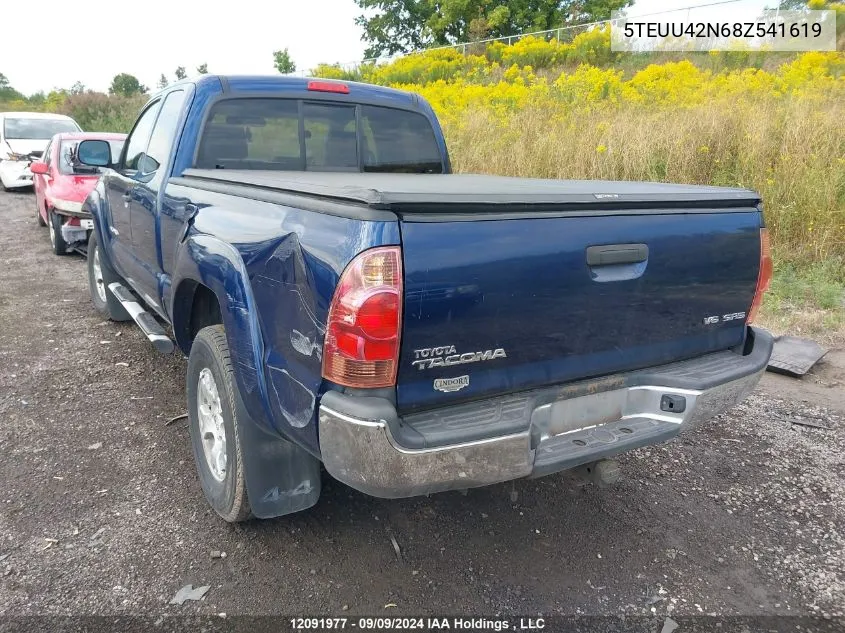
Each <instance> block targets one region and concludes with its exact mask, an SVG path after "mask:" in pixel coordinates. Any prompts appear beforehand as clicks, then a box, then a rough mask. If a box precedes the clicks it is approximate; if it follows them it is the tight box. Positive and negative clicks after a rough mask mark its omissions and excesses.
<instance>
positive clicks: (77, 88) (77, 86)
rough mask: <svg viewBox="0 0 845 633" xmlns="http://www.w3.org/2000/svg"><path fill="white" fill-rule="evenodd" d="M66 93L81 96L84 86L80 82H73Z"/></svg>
mask: <svg viewBox="0 0 845 633" xmlns="http://www.w3.org/2000/svg"><path fill="white" fill-rule="evenodd" d="M68 92H69V93H70V94H72V95H81V94H84V93H85V84H84V83H82V82H81V81H77V82H75V83H74V84H73V85H72V86H71V87H70V90H68Z"/></svg>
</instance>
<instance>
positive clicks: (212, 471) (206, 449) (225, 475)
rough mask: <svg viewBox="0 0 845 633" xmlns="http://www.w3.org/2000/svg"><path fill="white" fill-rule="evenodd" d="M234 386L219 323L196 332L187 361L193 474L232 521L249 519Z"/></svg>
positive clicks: (217, 509)
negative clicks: (194, 465)
mask: <svg viewBox="0 0 845 633" xmlns="http://www.w3.org/2000/svg"><path fill="white" fill-rule="evenodd" d="M236 389H237V384H236V382H235V377H234V373H233V371H232V360H231V358H230V357H229V345H228V343H227V342H226V333H225V331H224V330H223V326H222V325H212V326H209V327H205V328H203V329H202V330H200V331H199V334H197V337H196V338H195V339H194V342H193V344H192V346H191V354H190V357H189V359H188V378H187V392H188V394H187V395H188V417H189V420H190V431H191V444H192V446H193V450H194V461H195V462H196V467H197V474H198V475H199V480H200V485H201V486H202V490H203V492H204V493H205V498H206V499H207V500H208V503H209V504H210V505H211V507H212V508H214V511H215V512H217V514H219V515H220V516H221V517H222V518H223V519H224V520H226V521H228V522H230V523H236V522H239V521H245V520H247V519H249V518H251V517H252V511H251V509H250V504H249V497H248V495H247V491H246V477H245V475H244V466H243V456H242V455H241V441H240V430H239V429H240V424H241V422H240V420H239V419H238V414H237V407H236V406H235V396H236V391H235V390H236Z"/></svg>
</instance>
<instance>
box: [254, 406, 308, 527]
mask: <svg viewBox="0 0 845 633" xmlns="http://www.w3.org/2000/svg"><path fill="white" fill-rule="evenodd" d="M237 406H238V420H239V421H241V424H239V425H238V427H239V430H240V439H241V456H242V458H243V461H244V475H245V476H246V490H247V493H248V494H249V503H250V506H251V507H252V513H253V514H254V515H255V516H256V517H257V518H259V519H272V518H273V517H279V516H283V515H285V514H292V513H294V512H299V511H301V510H305V509H307V508H310V507H311V506H313V505H314V504H315V503H317V500H318V499H319V498H320V461H319V460H318V459H317V458H316V457H314V456H313V455H311V454H310V453H308V452H307V451H306V450H305V449H303V448H300V447H299V446H297V445H296V444H294V443H292V442H289V441H287V440H284V439H282V438H280V437H277V436H275V435H271V434H270V433H268V432H267V431H265V430H263V429H262V428H261V427H260V426H258V424H256V423H255V421H254V420H253V419H252V417H251V416H250V415H249V413H247V410H246V407H245V406H244V404H243V401H242V400H241V396H240V394H237Z"/></svg>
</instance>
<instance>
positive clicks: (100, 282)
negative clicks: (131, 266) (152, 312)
mask: <svg viewBox="0 0 845 633" xmlns="http://www.w3.org/2000/svg"><path fill="white" fill-rule="evenodd" d="M122 281H123V280H122V279H121V278H120V276H119V275H118V274H117V273H116V272H114V270H112V267H111V266H110V265H109V263H108V261H107V260H106V259H105V258H104V257H102V256H101V255H100V245H99V244H98V243H97V233H96V231H92V232H91V237H90V238H89V239H88V291H89V293H90V294H91V303H93V304H94V308H95V309H96V310H97V312H99V313H100V314H101V315H102V316H103V317H105V318H107V319H111V320H112V321H128V320H129V319H131V318H132V317H131V316H129V313H128V312H127V311H126V310H125V309H124V307H123V306H122V305H121V304H120V301H118V300H117V297H115V296H114V295H113V294H112V293H111V291H110V290H109V284H112V283H122Z"/></svg>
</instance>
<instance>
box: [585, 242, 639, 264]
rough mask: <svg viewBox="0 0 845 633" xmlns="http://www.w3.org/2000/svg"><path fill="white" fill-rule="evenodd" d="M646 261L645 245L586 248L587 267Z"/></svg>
mask: <svg viewBox="0 0 845 633" xmlns="http://www.w3.org/2000/svg"><path fill="white" fill-rule="evenodd" d="M647 259H648V245H647V244H604V245H602V246H590V247H588V248H587V265H588V266H610V265H612V264H638V263H640V262H644V261H646V260H647Z"/></svg>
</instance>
